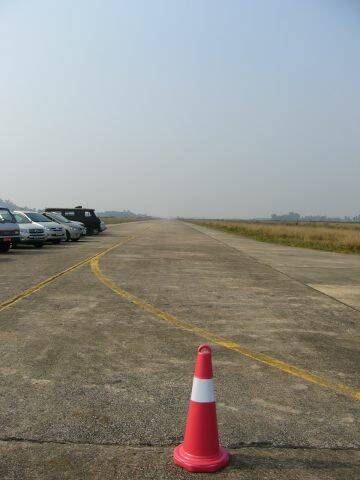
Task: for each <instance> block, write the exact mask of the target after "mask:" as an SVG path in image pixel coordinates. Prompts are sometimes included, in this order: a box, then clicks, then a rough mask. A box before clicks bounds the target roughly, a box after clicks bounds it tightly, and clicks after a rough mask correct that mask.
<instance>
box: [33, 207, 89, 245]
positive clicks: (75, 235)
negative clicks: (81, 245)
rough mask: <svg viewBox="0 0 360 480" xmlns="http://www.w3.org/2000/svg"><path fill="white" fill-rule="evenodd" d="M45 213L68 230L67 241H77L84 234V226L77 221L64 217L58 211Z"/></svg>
mask: <svg viewBox="0 0 360 480" xmlns="http://www.w3.org/2000/svg"><path fill="white" fill-rule="evenodd" d="M43 215H44V216H45V217H47V218H49V219H50V220H53V221H54V222H57V223H59V224H60V225H62V226H63V227H64V228H65V230H66V232H65V233H66V241H67V242H70V241H72V242H77V241H78V240H79V238H80V237H81V235H82V232H83V228H82V227H81V226H80V225H78V223H77V222H73V221H71V220H68V219H67V218H65V217H63V216H62V215H61V213H58V212H55V213H54V212H44V213H43Z"/></svg>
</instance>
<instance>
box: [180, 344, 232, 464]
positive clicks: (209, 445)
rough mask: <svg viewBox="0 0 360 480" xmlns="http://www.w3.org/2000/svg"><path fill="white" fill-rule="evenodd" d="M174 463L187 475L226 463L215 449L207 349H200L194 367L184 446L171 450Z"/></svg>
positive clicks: (223, 452)
mask: <svg viewBox="0 0 360 480" xmlns="http://www.w3.org/2000/svg"><path fill="white" fill-rule="evenodd" d="M174 462H175V464H176V465H179V466H180V467H183V468H185V470H188V471H189V472H215V471H216V470H219V469H220V468H223V467H225V466H226V465H227V464H228V463H229V454H228V453H227V452H226V450H224V449H223V448H221V447H220V446H219V436H218V429H217V420H216V403H215V395H214V383H213V374H212V362H211V348H210V346H209V345H206V344H205V345H200V347H199V348H198V355H197V360H196V366H195V374H194V381H193V387H192V392H191V400H190V404H189V410H188V417H187V422H186V429H185V438H184V443H182V444H181V445H179V446H177V447H176V448H175V450H174Z"/></svg>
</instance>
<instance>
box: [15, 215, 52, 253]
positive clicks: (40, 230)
mask: <svg viewBox="0 0 360 480" xmlns="http://www.w3.org/2000/svg"><path fill="white" fill-rule="evenodd" d="M13 215H14V217H15V220H16V221H17V223H18V224H19V227H20V241H13V242H12V246H13V247H16V246H17V245H18V244H19V243H23V244H28V245H34V247H35V248H41V247H43V246H44V242H45V240H46V235H45V228H44V227H43V226H42V225H40V224H39V223H35V222H30V221H29V219H28V218H27V217H26V216H25V215H23V214H22V213H15V212H14V213H13Z"/></svg>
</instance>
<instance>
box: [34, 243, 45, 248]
mask: <svg viewBox="0 0 360 480" xmlns="http://www.w3.org/2000/svg"><path fill="white" fill-rule="evenodd" d="M43 246H44V244H43V243H34V247H35V248H42V247H43Z"/></svg>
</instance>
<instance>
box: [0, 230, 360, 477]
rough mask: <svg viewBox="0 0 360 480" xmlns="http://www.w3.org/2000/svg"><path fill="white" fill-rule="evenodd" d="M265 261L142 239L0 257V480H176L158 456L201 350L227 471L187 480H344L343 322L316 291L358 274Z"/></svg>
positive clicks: (355, 424)
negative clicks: (210, 354)
mask: <svg viewBox="0 0 360 480" xmlns="http://www.w3.org/2000/svg"><path fill="white" fill-rule="evenodd" d="M112 247H113V248H112ZM272 247H274V246H272V245H271V246H269V245H267V244H263V243H259V242H253V241H249V240H247V239H242V238H239V237H235V236H232V235H228V234H225V233H220V232H214V231H211V230H208V229H204V228H200V227H194V226H191V225H188V224H185V223H181V222H176V221H152V222H136V223H128V224H120V225H116V226H113V227H111V228H110V229H109V230H108V231H107V232H105V233H103V234H101V235H99V236H97V237H92V238H86V239H85V240H83V241H81V242H79V244H67V245H61V246H49V247H45V248H44V249H43V250H42V251H38V250H35V249H32V248H22V249H19V250H17V251H14V252H11V253H10V254H9V255H2V256H0V286H1V289H0V329H1V335H0V353H1V363H0V382H1V383H0V392H1V393H0V478H1V479H4V480H5V479H6V480H7V479H14V480H15V479H16V480H18V479H26V480H27V479H34V480H35V479H36V480H38V479H59V480H60V479H74V480H75V479H76V480H80V479H87V480H89V479H99V480H100V479H101V480H107V479H144V478H149V479H150V478H152V479H154V478H155V479H187V478H193V475H190V474H188V473H186V472H184V471H182V470H181V469H178V468H177V467H175V466H173V464H172V459H171V455H172V449H173V447H174V446H175V445H176V444H178V443H179V442H180V441H181V439H182V435H183V429H184V423H185V417H186V410H187V402H188V399H189V396H190V389H191V383H192V375H193V366H194V360H195V351H196V347H197V345H199V343H202V342H204V341H210V343H211V344H212V346H213V349H214V374H215V383H216V390H217V408H218V420H219V430H220V434H221V442H222V444H223V446H225V447H226V448H229V449H230V450H231V453H232V457H231V464H230V466H229V467H227V468H226V469H225V470H223V471H221V472H219V473H217V474H213V475H208V474H200V475H199V477H200V478H203V479H207V478H224V479H225V478H226V479H227V478H229V479H271V480H272V479H274V480H275V479H276V480H277V479H279V480H282V479H284V480H285V479H286V480H289V479H292V480H293V479H299V480H300V479H301V480H303V479H306V480H307V479H314V480H315V479H316V480H319V479H320V480H323V479H342V480H344V479H347V480H348V479H349V480H352V479H354V480H355V479H358V478H360V458H359V457H360V456H359V445H360V434H359V405H360V393H359V391H360V379H359V364H360V362H359V360H360V352H359V331H360V326H359V321H360V312H359V311H358V310H357V303H356V302H357V300H356V295H355V299H354V296H351V295H350V297H351V298H350V297H347V298H345V297H344V296H343V295H342V296H341V294H339V293H336V292H335V293H333V294H332V295H330V296H329V292H325V293H326V294H324V293H322V292H321V291H320V290H321V288H318V287H317V286H318V285H350V283H349V282H350V280H349V278H350V277H351V285H352V286H355V287H356V286H359V285H360V269H358V270H357V265H358V264H359V263H358V262H359V259H358V257H356V256H351V255H347V256H344V255H340V254H325V255H324V252H316V251H313V250H305V249H293V248H291V247H281V248H279V247H277V248H278V251H276V246H275V249H273V248H272ZM81 262H82V263H81ZM304 262H305V263H304ZM344 262H345V263H344ZM347 262H348V263H347ZM352 262H353V263H352ZM340 264H341V265H342V266H343V267H342V268H340V267H339V265H340ZM305 265H307V269H306V272H305V271H304V270H305V269H304V266H305ZM344 265H345V267H344ZM346 265H349V269H350V270H351V272H350V273H349V269H348V268H346ZM297 266H298V268H297ZM286 269H287V270H286ZM285 270H286V271H285ZM290 270H291V271H290ZM324 272H326V275H325V273H324ZM305 273H306V275H305ZM304 275H305V276H304ZM309 279H310V281H309ZM313 279H315V281H313ZM318 280H320V281H318ZM349 298H350V299H349Z"/></svg>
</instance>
